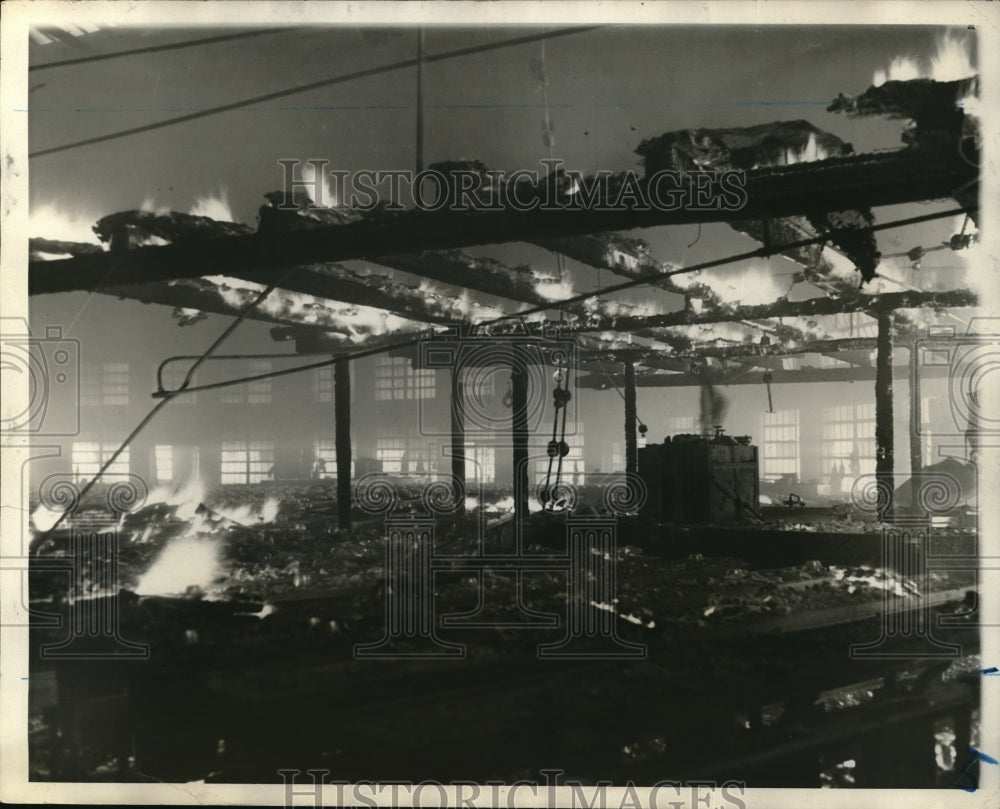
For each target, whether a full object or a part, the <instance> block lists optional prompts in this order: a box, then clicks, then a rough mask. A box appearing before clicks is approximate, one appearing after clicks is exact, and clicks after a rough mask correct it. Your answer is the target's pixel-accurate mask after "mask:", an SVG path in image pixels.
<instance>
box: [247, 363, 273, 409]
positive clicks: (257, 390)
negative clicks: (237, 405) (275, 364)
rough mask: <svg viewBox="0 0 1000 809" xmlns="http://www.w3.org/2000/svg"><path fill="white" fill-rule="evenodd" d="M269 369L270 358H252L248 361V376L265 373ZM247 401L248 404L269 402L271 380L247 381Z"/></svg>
mask: <svg viewBox="0 0 1000 809" xmlns="http://www.w3.org/2000/svg"><path fill="white" fill-rule="evenodd" d="M270 370H271V361H270V360H253V361H252V362H251V363H250V373H249V374H248V376H254V375H256V374H266V373H269V372H270ZM247 402H248V403H249V404H271V380H270V379H258V380H255V381H253V382H248V383H247Z"/></svg>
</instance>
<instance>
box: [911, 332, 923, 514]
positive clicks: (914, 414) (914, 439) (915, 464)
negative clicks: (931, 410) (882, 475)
mask: <svg viewBox="0 0 1000 809" xmlns="http://www.w3.org/2000/svg"><path fill="white" fill-rule="evenodd" d="M920 416H921V410H920V397H919V396H918V395H917V359H916V347H915V346H913V345H912V344H911V345H910V476H911V477H912V478H913V480H914V483H913V484H912V487H911V490H910V491H911V492H912V495H913V496H914V497H916V488H913V487H915V486H916V478H917V473H918V472H919V471H920V470H921V469H923V468H924V458H923V447H921V440H922V436H921V435H920ZM914 505H916V502H915V501H914Z"/></svg>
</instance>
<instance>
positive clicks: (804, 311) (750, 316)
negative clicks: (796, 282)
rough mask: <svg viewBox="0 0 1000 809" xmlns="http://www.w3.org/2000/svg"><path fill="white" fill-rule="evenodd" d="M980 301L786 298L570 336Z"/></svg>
mask: <svg viewBox="0 0 1000 809" xmlns="http://www.w3.org/2000/svg"><path fill="white" fill-rule="evenodd" d="M977 303H978V298H977V296H976V294H975V293H974V292H972V291H971V290H968V289H955V290H949V291H947V292H923V291H919V290H905V291H902V292H885V293H882V294H880V295H860V294H858V292H857V290H852V294H851V295H850V297H842V298H829V297H817V298H809V299H807V300H804V301H789V300H787V299H782V300H778V301H775V302H774V303H763V304H758V305H755V306H731V307H725V308H721V309H718V310H710V311H702V312H695V311H692V310H690V309H684V310H681V311H678V312H668V313H666V314H662V315H645V316H641V317H637V316H631V315H622V316H617V317H607V318H593V319H591V320H590V321H588V322H586V323H579V324H577V323H570V324H569V325H567V326H566V327H565V331H566V333H575V334H577V333H585V332H596V331H620V332H636V331H638V330H639V329H653V328H666V327H671V326H691V325H697V324H705V323H732V322H738V321H741V320H766V319H769V318H780V317H807V316H818V315H837V314H844V313H847V312H868V311H871V310H872V309H873V308H874V307H876V306H878V307H880V308H884V309H886V310H896V309H917V308H924V307H929V308H934V309H944V308H952V307H961V306H976V305H977Z"/></svg>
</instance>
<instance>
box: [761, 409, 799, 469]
mask: <svg viewBox="0 0 1000 809" xmlns="http://www.w3.org/2000/svg"><path fill="white" fill-rule="evenodd" d="M763 426H764V429H763V435H764V441H763V447H762V452H761V454H762V456H763V468H762V470H761V471H762V473H763V476H764V477H765V478H768V479H774V478H778V477H781V476H782V475H794V476H795V477H796V479H797V478H798V476H799V411H798V409H797V408H796V409H795V410H777V411H775V412H774V413H765V414H764V425H763Z"/></svg>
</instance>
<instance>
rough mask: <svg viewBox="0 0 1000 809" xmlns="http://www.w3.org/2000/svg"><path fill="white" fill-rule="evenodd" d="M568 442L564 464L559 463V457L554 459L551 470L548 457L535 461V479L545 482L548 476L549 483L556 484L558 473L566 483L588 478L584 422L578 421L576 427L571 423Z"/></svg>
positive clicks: (568, 428) (567, 430)
mask: <svg viewBox="0 0 1000 809" xmlns="http://www.w3.org/2000/svg"><path fill="white" fill-rule="evenodd" d="M565 440H566V443H567V444H568V445H569V453H568V454H567V455H566V456H565V457H564V458H563V459H562V466H561V467H560V465H559V457H558V456H556V457H555V458H554V459H553V461H552V469H551V472H550V471H549V462H548V458H542V459H540V460H539V461H536V462H535V479H536V480H537V481H538V482H539V483H544V482H545V479H546V477H548V479H549V483H552V484H554V483H555V481H556V474H557V473H558V474H559V479H560V480H561V481H564V482H566V483H575V484H581V483H583V482H584V480H585V478H586V471H587V470H586V468H585V467H584V461H583V423H582V422H577V423H576V429H573V425H572V424H570V425H568V426H567V429H566V439H565Z"/></svg>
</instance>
